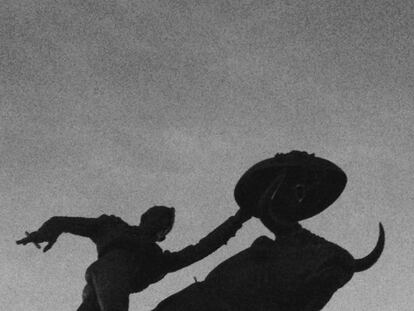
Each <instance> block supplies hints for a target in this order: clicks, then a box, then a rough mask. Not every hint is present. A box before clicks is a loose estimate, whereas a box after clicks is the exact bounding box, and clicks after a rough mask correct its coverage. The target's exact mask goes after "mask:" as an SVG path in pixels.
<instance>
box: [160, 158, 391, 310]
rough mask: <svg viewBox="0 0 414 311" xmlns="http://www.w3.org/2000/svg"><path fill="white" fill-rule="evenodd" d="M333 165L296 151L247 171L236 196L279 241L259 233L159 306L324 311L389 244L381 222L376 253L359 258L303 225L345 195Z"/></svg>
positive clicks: (266, 161) (166, 307)
mask: <svg viewBox="0 0 414 311" xmlns="http://www.w3.org/2000/svg"><path fill="white" fill-rule="evenodd" d="M322 160H323V159H322ZM331 164H332V163H330V162H328V161H326V160H323V161H320V159H319V158H316V157H314V156H313V155H308V154H307V153H303V152H297V151H294V152H291V153H289V154H287V155H277V156H276V157H275V158H274V159H269V160H265V161H262V162H261V163H259V164H257V165H255V166H253V167H252V168H251V169H250V170H248V171H247V172H246V174H245V175H244V176H243V177H242V178H241V180H240V181H239V183H238V185H237V186H236V193H235V196H236V200H237V202H238V203H239V205H240V206H241V208H243V209H246V210H250V211H251V213H252V214H254V215H255V216H256V217H258V218H259V219H260V220H261V222H262V223H263V224H264V225H265V226H266V227H267V228H268V229H269V230H270V231H271V232H272V233H273V234H274V235H275V240H272V239H270V238H268V237H265V236H262V237H259V238H258V239H257V240H256V241H254V243H253V244H252V245H251V246H250V247H249V248H247V249H245V250H244V251H242V252H240V253H238V254H236V255H234V256H233V257H231V258H229V259H228V260H226V261H224V262H223V263H221V264H220V265H218V266H217V267H216V268H215V269H213V271H211V272H210V273H209V274H208V275H207V277H206V279H205V280H204V281H202V282H196V283H194V284H192V285H190V286H188V287H187V288H185V289H183V290H182V291H180V292H178V293H176V294H174V295H172V296H170V297H169V298H167V299H165V300H164V301H162V302H161V303H160V304H159V305H158V306H157V307H156V308H155V310H154V311H178V310H180V311H244V310H246V311H248V310H249V311H251V310H274V311H316V310H321V309H322V308H323V307H324V306H325V305H326V303H328V301H329V300H330V298H331V297H332V295H333V294H334V293H335V292H336V291H337V290H338V289H339V288H341V287H342V286H344V285H345V284H346V283H347V282H348V281H349V280H350V279H351V278H352V276H353V274H354V273H355V272H360V271H364V270H366V269H368V268H370V267H371V266H372V265H373V264H374V263H375V262H376V261H377V260H378V258H379V257H380V255H381V253H382V251H383V248H384V241H385V237H384V230H383V227H382V225H381V224H380V235H379V238H378V242H377V244H376V246H375V248H374V249H373V251H371V253H370V254H369V255H368V256H366V257H364V258H362V259H354V258H353V257H352V255H351V254H350V253H349V252H348V251H346V250H345V249H343V248H341V247H340V246H338V245H336V244H334V243H332V242H329V241H326V240H325V239H323V238H321V237H319V236H317V235H315V234H313V233H311V232H310V231H308V230H306V229H304V228H303V227H302V226H301V225H300V224H299V223H298V220H301V219H304V218H308V217H311V216H313V215H315V214H317V213H319V212H321V211H322V210H324V209H325V208H326V207H327V206H328V205H329V204H331V203H332V202H333V201H334V200H335V199H336V198H337V197H338V196H339V194H340V193H341V192H342V190H343V188H344V186H345V182H346V177H345V174H344V173H343V172H342V171H341V170H340V169H339V168H338V167H336V166H332V165H333V164H332V165H331ZM330 182H331V184H330V185H329V183H330ZM326 187H328V189H330V191H328V193H327V192H326ZM318 193H319V194H320V195H319V196H318V195H317V194H318ZM246 202H248V203H249V204H246ZM292 211H296V212H295V213H294V212H292Z"/></svg>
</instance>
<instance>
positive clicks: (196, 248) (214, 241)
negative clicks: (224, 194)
mask: <svg viewBox="0 0 414 311" xmlns="http://www.w3.org/2000/svg"><path fill="white" fill-rule="evenodd" d="M250 217H251V215H250V214H248V213H247V212H245V211H243V210H239V211H238V212H237V213H236V214H235V215H234V216H231V217H229V218H228V219H227V220H226V221H224V222H223V223H222V224H221V225H219V226H218V227H217V228H216V229H214V230H213V231H212V232H210V233H209V234H208V235H207V236H205V237H204V238H202V239H201V240H200V241H199V242H198V243H197V244H196V245H189V246H187V247H185V248H183V249H182V250H180V251H177V252H170V251H164V253H163V262H164V264H165V266H164V267H165V269H166V270H167V271H166V272H167V273H168V272H174V271H177V270H180V269H182V268H184V267H186V266H189V265H191V264H193V263H195V262H197V261H199V260H201V259H203V258H205V257H207V256H208V255H210V254H211V253H213V252H214V251H216V250H217V249H219V248H220V247H221V246H223V245H224V244H227V242H228V240H229V239H230V238H232V237H233V236H234V235H235V234H236V232H237V231H238V230H239V229H240V228H241V227H242V225H243V223H244V222H245V221H247V220H248V219H250Z"/></svg>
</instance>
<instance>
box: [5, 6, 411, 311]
mask: <svg viewBox="0 0 414 311" xmlns="http://www.w3.org/2000/svg"><path fill="white" fill-rule="evenodd" d="M207 3H208V4H207ZM413 16H414V5H413V2H412V1H410V0H407V1H385V0H375V1H374V0H373V1H344V0H337V1H333V0H332V1H316V0H306V1H305V0H302V1H300V0H284V1H282V0H280V1H277V0H273V1H266V0H262V1H241V0H239V1H235V0H227V1H225V0H220V1H218V0H214V1H213V0H212V1H179V0H171V1H168V0H162V1H156V0H148V1H138V0H96V1H95V0H58V1H52V0H49V1H47V0H45V1H31V0H19V1H13V0H1V1H0V40H1V41H0V62H1V63H0V66H1V67H0V78H1V81H0V96H1V97H0V155H1V156H0V207H1V210H0V213H1V225H0V233H1V236H2V238H1V240H0V247H1V255H0V261H1V264H0V269H1V276H2V277H1V279H2V282H1V284H0V293H1V294H0V305H2V306H3V308H4V309H5V310H13V311H27V310H30V311H31V310H34V311H36V310H39V311H40V310H41V311H52V310H62V311H71V310H76V308H77V306H78V305H79V304H80V301H81V291H82V288H83V286H84V277H83V274H84V270H85V269H86V267H87V266H88V265H89V264H90V263H91V262H92V261H93V260H94V259H95V258H96V254H95V249H94V246H93V244H92V243H91V242H89V241H87V240H85V239H81V238H76V237H73V236H62V237H61V238H60V239H59V241H58V243H57V244H56V245H55V247H54V248H53V249H52V250H51V251H50V252H49V253H46V254H43V253H41V252H39V251H38V250H37V249H36V248H35V247H34V246H32V245H30V246H26V247H21V246H17V245H15V242H14V241H15V240H16V239H19V238H21V237H23V235H24V231H25V230H29V231H33V230H35V229H37V228H38V227H39V226H40V225H41V224H42V223H43V222H44V221H45V220H47V219H48V218H49V217H51V216H54V215H69V216H85V217H96V216H99V215H100V214H102V213H107V214H116V215H118V216H120V217H122V218H123V219H125V220H126V221H128V222H129V223H131V224H136V223H138V221H139V216H140V214H141V213H142V212H143V211H145V210H146V209H147V208H148V207H150V206H152V205H154V204H164V205H168V206H175V207H176V209H177V219H176V226H175V228H174V229H173V231H172V232H171V234H170V235H169V237H168V238H167V240H166V241H165V242H163V244H162V247H163V248H165V249H172V250H176V249H179V248H181V247H184V246H186V245H188V244H190V243H195V242H197V241H198V240H199V239H200V238H202V237H203V236H204V235H205V234H206V233H208V232H209V231H210V230H212V229H213V228H214V227H215V226H216V225H218V224H220V223H221V222H222V221H223V220H225V219H226V218H227V217H228V216H230V215H232V214H233V213H234V212H235V211H236V210H237V205H236V203H235V201H234V199H233V189H234V186H235V184H236V182H237V181H238V178H239V177H240V176H241V175H242V174H243V173H244V171H245V170H246V169H247V168H249V167H250V166H251V165H253V164H255V163H256V162H258V161H260V160H262V159H265V158H268V157H271V156H273V155H274V154H275V153H277V152H288V151H290V150H292V149H296V150H306V151H308V152H312V153H316V155H317V156H321V157H324V158H327V159H329V160H331V161H333V162H335V163H336V164H338V165H339V166H340V167H342V168H343V169H344V170H345V172H346V173H347V175H348V184H347V187H346V189H345V191H344V192H343V194H342V195H341V197H340V198H339V200H338V201H337V202H335V203H334V204H333V205H332V207H330V208H329V209H328V210H326V211H325V212H324V213H322V214H320V215H318V216H316V217H315V218H313V219H310V220H307V221H304V222H303V225H304V227H306V228H309V229H310V230H312V231H313V232H314V233H316V234H319V235H321V236H323V237H325V238H326V239H328V240H331V241H333V242H336V243H338V244H339V245H341V246H342V247H344V248H346V249H347V250H349V251H350V252H351V253H352V254H353V255H354V256H355V257H362V256H364V255H365V254H367V253H368V252H369V251H370V250H371V249H372V248H373V246H374V245H375V242H376V240H377V236H378V222H379V221H381V222H383V224H384V227H385V230H386V246H385V251H384V253H383V256H382V257H381V259H380V260H379V262H378V263H377V264H376V265H375V266H374V267H373V268H371V269H370V270H368V271H367V272H364V273H361V274H358V275H355V276H354V278H353V279H352V280H351V281H350V283H348V284H347V285H346V286H345V287H344V288H342V289H340V290H339V291H338V292H337V293H336V294H335V295H334V297H333V299H332V300H331V301H330V302H329V304H328V305H327V307H326V308H325V309H324V310H327V311H333V310H344V311H347V310H349V311H351V310H367V311H374V310H375V311H378V310H385V311H388V310H399V311H411V310H412V306H413V305H414V298H413V297H414V296H413V287H414V274H413V271H414V260H413V257H414V250H413V241H412V237H413V236H414V229H413V224H414V214H413V184H414V156H413V151H414V138H413V124H414V100H413V99H414V77H413V72H414V54H413V51H414V18H413ZM263 234H268V232H267V231H266V230H265V229H264V227H263V226H262V225H261V224H260V223H259V222H258V221H256V220H251V221H250V222H249V223H247V224H246V225H245V226H244V227H243V229H242V230H241V231H240V232H239V233H238V234H237V236H236V237H235V238H233V239H232V240H231V242H230V243H229V244H228V246H226V247H225V248H222V249H220V250H219V251H218V252H216V253H215V254H213V255H211V256H210V257H209V258H207V259H205V260H203V261H202V262H199V263H197V264H195V265H193V266H191V267H189V268H187V269H185V270H183V271H181V272H179V273H175V274H173V275H170V276H168V277H166V278H165V279H164V280H162V281H161V282H159V283H158V284H156V285H153V286H151V287H149V288H147V289H146V290H145V292H143V293H141V294H136V295H133V296H131V307H130V310H151V309H152V308H153V307H154V306H155V305H156V304H157V303H158V302H160V301H161V300H162V299H163V298H165V297H167V296H168V295H170V294H172V293H174V292H177V291H178V290H180V289H182V288H184V287H185V286H187V285H189V284H190V283H192V282H193V281H194V280H193V277H197V279H199V280H202V279H203V278H204V276H205V275H206V274H207V273H208V272H209V271H210V270H211V269H212V268H213V267H215V266H216V265H217V264H218V263H220V262H222V261H223V260H224V259H226V258H228V257H229V256H231V255H232V254H234V253H236V252H238V251H240V250H242V249H244V248H246V247H248V246H249V245H250V244H251V243H252V241H253V240H255V239H256V238H257V237H258V236H260V235H263Z"/></svg>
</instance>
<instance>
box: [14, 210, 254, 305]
mask: <svg viewBox="0 0 414 311" xmlns="http://www.w3.org/2000/svg"><path fill="white" fill-rule="evenodd" d="M174 217H175V209H174V208H168V207H165V206H154V207H152V208H150V209H149V210H147V211H146V212H145V213H144V214H143V215H142V216H141V222H140V225H139V226H131V225H129V224H127V223H126V222H125V221H123V220H122V219H121V218H118V217H116V216H113V215H111V216H108V215H102V216H100V217H98V218H81V217H52V218H51V219H49V220H48V221H46V222H45V223H44V224H43V225H42V226H41V227H40V229H39V230H37V231H35V232H32V233H30V234H29V233H27V237H26V238H23V239H21V240H19V241H17V244H23V245H25V244H27V243H35V244H36V245H37V246H38V243H42V242H47V243H48V244H47V245H46V247H45V248H44V251H48V250H49V249H50V248H51V247H52V246H53V244H54V243H55V242H56V240H57V238H58V237H59V235H60V234H62V233H64V232H66V233H72V234H75V235H79V236H83V237H87V238H90V239H91V240H92V241H93V242H94V243H95V244H96V246H97V251H98V260H97V261H95V262H94V263H93V264H92V265H90V266H89V267H88V269H87V271H86V274H85V278H86V281H87V284H86V286H85V289H84V291H83V302H82V304H81V306H80V307H79V308H78V311H126V310H128V304H129V295H130V294H131V293H137V292H140V291H142V290H143V289H145V288H146V287H148V286H149V285H150V284H153V283H155V282H158V281H159V280H161V279H162V278H163V277H164V276H165V275H166V274H167V273H170V272H174V271H177V270H179V269H182V268H184V267H186V266H188V265H191V264H192V263H194V262H196V261H199V260H201V259H203V258H204V257H206V256H208V255H209V254H211V253H212V252H214V251H215V250H217V249H218V248H219V247H221V246H222V245H224V244H226V242H227V241H228V240H229V239H230V238H231V237H232V236H234V235H235V233H236V232H237V230H238V229H240V228H241V226H242V224H243V222H245V221H247V220H248V219H249V218H250V217H251V216H250V214H249V213H248V212H246V211H243V210H239V211H238V212H237V213H236V214H235V215H234V216H232V217H229V218H228V219H227V220H226V221H225V222H224V223H222V224H221V225H220V226H218V227H217V228H216V229H215V230H214V231H212V232H211V233H209V234H208V235H207V236H206V237H205V238H203V239H201V240H200V241H199V243H198V244H196V245H190V246H187V247H186V248H184V249H182V250H181V251H178V252H169V251H163V250H162V249H161V248H160V247H159V246H158V245H157V244H156V242H159V241H162V240H164V239H165V237H166V235H167V234H168V233H169V231H170V230H171V228H172V226H173V224H174ZM38 247H39V246H38Z"/></svg>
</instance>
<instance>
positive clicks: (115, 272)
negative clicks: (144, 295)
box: [87, 250, 135, 311]
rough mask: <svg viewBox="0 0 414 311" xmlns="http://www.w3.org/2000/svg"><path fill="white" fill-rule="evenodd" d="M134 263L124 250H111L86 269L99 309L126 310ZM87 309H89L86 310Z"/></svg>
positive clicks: (109, 310)
mask: <svg viewBox="0 0 414 311" xmlns="http://www.w3.org/2000/svg"><path fill="white" fill-rule="evenodd" d="M134 269H135V264H134V261H133V260H132V258H131V256H130V255H129V254H128V253H126V252H125V251H122V250H119V251H112V252H111V253H109V254H106V255H105V256H104V257H102V258H100V259H99V260H98V261H96V262H95V263H93V264H92V265H91V266H90V267H89V268H88V270H87V281H88V283H90V284H91V285H92V288H93V290H94V291H93V292H94V294H95V295H96V301H97V304H98V306H99V309H98V310H100V311H128V305H129V294H130V289H131V286H130V284H131V277H133V275H134V273H133V272H134ZM88 311H89V310H88Z"/></svg>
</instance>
